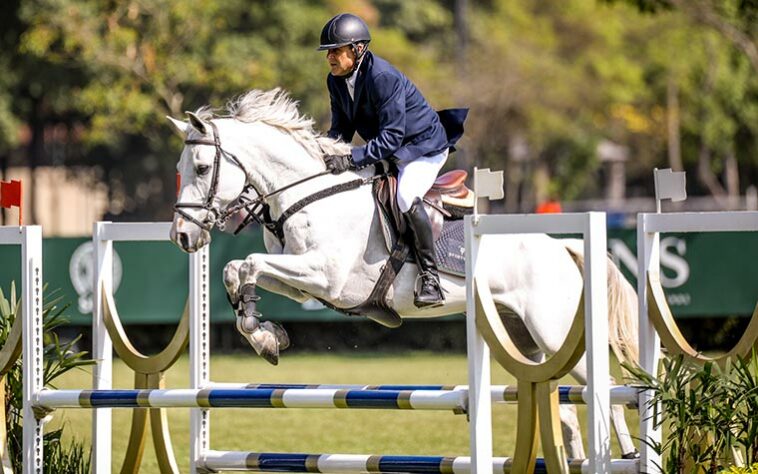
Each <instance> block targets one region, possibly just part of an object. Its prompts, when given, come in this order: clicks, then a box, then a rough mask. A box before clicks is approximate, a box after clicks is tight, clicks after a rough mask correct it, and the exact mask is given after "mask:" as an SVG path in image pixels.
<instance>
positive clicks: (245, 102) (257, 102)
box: [197, 87, 350, 159]
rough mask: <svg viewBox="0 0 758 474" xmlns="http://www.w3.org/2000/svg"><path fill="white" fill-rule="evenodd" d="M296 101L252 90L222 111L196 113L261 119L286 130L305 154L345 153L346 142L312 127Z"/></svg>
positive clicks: (280, 93) (319, 156)
mask: <svg viewBox="0 0 758 474" xmlns="http://www.w3.org/2000/svg"><path fill="white" fill-rule="evenodd" d="M297 105H298V102H297V101H296V100H293V99H291V98H290V96H289V94H287V92H286V91H284V90H282V89H280V88H278V87H277V88H276V89H272V90H270V91H261V90H257V89H253V90H251V91H248V92H246V93H244V94H242V95H239V96H237V97H235V98H233V99H231V100H230V101H229V102H227V103H226V106H225V107H224V109H223V110H218V109H212V108H210V107H203V108H201V109H199V110H198V111H197V115H198V116H199V117H200V118H201V119H203V120H210V119H212V118H215V117H219V116H222V117H229V118H233V119H235V120H239V121H240V122H245V123H252V122H263V123H265V124H267V125H271V126H272V127H277V128H279V129H281V130H284V131H286V132H287V133H289V134H290V136H292V138H294V139H295V141H297V142H298V143H299V144H300V145H301V146H302V147H303V148H305V150H306V151H307V152H308V154H309V155H311V156H312V157H314V158H316V159H323V157H324V156H325V155H345V154H348V153H349V152H350V145H349V144H347V143H344V142H341V141H339V140H334V139H332V138H329V137H325V136H323V135H321V134H320V133H318V132H316V131H315V130H314V129H313V119H312V118H310V117H307V116H305V115H302V114H301V113H300V111H299V110H298V108H297Z"/></svg>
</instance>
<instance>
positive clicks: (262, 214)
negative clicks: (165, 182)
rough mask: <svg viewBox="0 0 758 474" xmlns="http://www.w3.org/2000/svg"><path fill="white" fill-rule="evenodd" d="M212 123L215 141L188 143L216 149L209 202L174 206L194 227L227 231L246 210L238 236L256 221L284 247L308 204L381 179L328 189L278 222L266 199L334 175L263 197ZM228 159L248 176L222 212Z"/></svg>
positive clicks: (370, 178)
mask: <svg viewBox="0 0 758 474" xmlns="http://www.w3.org/2000/svg"><path fill="white" fill-rule="evenodd" d="M208 123H210V125H211V130H212V132H213V139H212V140H207V139H203V138H200V139H187V140H184V144H185V145H207V146H212V147H214V148H215V149H216V154H215V156H214V157H213V174H212V175H211V186H210V189H209V190H208V195H207V196H206V198H205V201H204V202H202V203H194V202H177V203H176V204H175V205H174V210H175V211H176V213H177V214H179V215H181V216H182V217H184V218H185V219H187V220H189V221H190V222H192V223H193V224H195V225H197V226H199V227H200V228H201V229H203V230H206V231H210V230H211V229H212V228H213V226H218V227H219V228H220V229H223V228H224V226H225V225H226V221H227V220H229V218H230V217H231V216H232V215H233V214H234V213H236V212H238V211H240V210H242V209H245V210H247V212H248V214H247V216H246V217H245V219H244V220H243V221H242V222H241V223H240V225H239V226H238V228H237V229H236V230H235V231H234V233H235V234H238V233H239V232H240V231H241V230H242V229H243V228H245V227H246V226H247V225H248V224H250V223H251V222H252V221H255V222H257V223H259V224H261V225H262V226H264V227H265V228H266V229H268V230H269V231H271V233H273V234H274V235H275V236H276V237H277V238H278V239H279V242H280V243H281V244H282V245H284V231H283V225H284V222H285V221H286V220H287V219H288V218H289V217H290V216H291V215H293V214H295V213H296V212H298V211H299V210H300V209H302V208H303V207H305V206H307V205H308V204H310V203H312V202H314V201H318V200H319V199H323V198H325V197H328V196H331V195H333V194H337V193H341V192H344V191H348V190H350V189H355V188H357V187H359V186H362V185H364V184H369V183H373V182H374V181H375V180H376V179H378V178H379V176H377V175H375V176H370V177H368V178H360V179H355V180H352V181H348V182H346V183H341V184H337V185H335V186H331V187H329V188H326V189H322V190H321V191H318V192H316V193H314V194H312V195H310V196H308V197H306V198H303V199H301V200H299V201H297V202H296V203H294V204H293V205H292V206H290V207H289V208H288V209H287V210H285V211H284V212H283V213H282V215H281V216H280V217H279V218H278V219H272V218H271V212H270V206H269V204H268V203H267V202H266V199H268V198H270V197H271V196H274V195H275V194H278V193H281V192H283V191H286V190H287V189H290V188H292V187H295V186H297V185H299V184H302V183H305V182H306V181H310V180H312V179H315V178H318V177H320V176H324V175H327V174H331V171H329V170H326V171H322V172H320V173H316V174H314V175H312V176H308V177H306V178H303V179H300V180H298V181H295V182H294V183H290V184H287V185H285V186H282V187H281V188H279V189H276V190H274V191H271V192H270V193H268V194H263V195H262V194H261V193H260V192H259V191H258V190H257V189H255V186H253V185H252V184H249V183H247V177H248V176H249V175H248V173H247V169H246V168H245V166H244V165H243V164H242V162H241V161H240V159H239V158H237V156H235V155H234V154H233V153H230V152H228V151H226V150H224V149H223V148H222V147H221V137H220V136H219V133H218V127H217V126H216V124H215V123H213V121H209V122H208ZM224 156H226V157H227V158H229V159H230V160H231V161H232V163H234V164H235V165H237V166H238V167H239V168H240V169H241V170H242V172H243V173H245V179H246V184H245V186H244V187H243V188H242V191H241V192H240V194H239V195H238V196H237V197H236V198H235V199H234V200H232V202H231V203H229V204H228V205H227V206H226V207H225V208H223V209H218V208H216V207H215V206H214V205H213V202H214V200H215V199H216V191H217V189H218V181H219V169H220V168H221V158H222V157H224ZM251 190H253V191H255V193H256V194H257V195H258V197H256V198H255V199H251V198H250V197H249V196H248V194H249V192H250V191H251ZM185 208H189V209H204V210H206V211H208V212H207V213H206V216H205V219H204V220H202V221H201V220H199V219H197V218H196V217H194V216H192V215H191V214H189V213H188V212H186V211H185V210H184V209H185Z"/></svg>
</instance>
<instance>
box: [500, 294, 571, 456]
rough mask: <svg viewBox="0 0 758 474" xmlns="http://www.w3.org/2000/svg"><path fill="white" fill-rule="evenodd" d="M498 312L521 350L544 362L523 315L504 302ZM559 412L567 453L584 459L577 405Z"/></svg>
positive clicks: (562, 408)
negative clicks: (509, 307)
mask: <svg viewBox="0 0 758 474" xmlns="http://www.w3.org/2000/svg"><path fill="white" fill-rule="evenodd" d="M498 314H499V315H500V319H501V320H502V321H503V325H504V326H505V328H506V329H507V331H508V334H509V335H510V336H511V340H512V341H513V342H514V344H516V346H517V347H518V349H519V351H520V352H521V353H522V354H523V355H524V356H526V357H527V358H529V359H530V360H532V361H534V362H536V363H540V362H544V360H545V356H544V354H543V353H542V352H541V351H540V348H539V347H538V346H537V343H536V342H535V341H534V338H532V336H531V334H530V333H529V330H528V329H527V327H526V325H525V324H524V322H523V320H522V319H521V317H520V316H518V315H517V314H516V313H515V312H513V311H512V310H510V309H508V307H507V306H506V305H505V304H504V303H502V302H500V304H498ZM558 414H559V416H560V418H561V432H562V434H563V445H564V446H565V448H566V455H567V456H568V457H569V459H584V458H585V457H586V456H585V455H584V446H583V444H582V431H581V428H580V425H579V418H578V417H577V414H576V406H574V405H563V404H562V405H560V406H559V408H558Z"/></svg>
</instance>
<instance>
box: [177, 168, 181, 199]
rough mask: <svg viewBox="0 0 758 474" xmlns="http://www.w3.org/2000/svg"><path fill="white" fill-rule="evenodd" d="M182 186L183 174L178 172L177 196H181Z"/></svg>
mask: <svg viewBox="0 0 758 474" xmlns="http://www.w3.org/2000/svg"><path fill="white" fill-rule="evenodd" d="M181 188H182V175H180V174H179V173H176V197H179V190H180V189H181Z"/></svg>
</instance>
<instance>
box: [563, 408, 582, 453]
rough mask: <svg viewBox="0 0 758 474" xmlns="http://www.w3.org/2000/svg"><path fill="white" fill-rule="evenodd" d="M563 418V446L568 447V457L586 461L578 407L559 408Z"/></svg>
mask: <svg viewBox="0 0 758 474" xmlns="http://www.w3.org/2000/svg"><path fill="white" fill-rule="evenodd" d="M558 411H559V414H560V416H561V431H562V432H563V445H564V446H565V447H566V455H567V456H568V458H569V459H584V458H586V457H587V456H586V455H585V454H584V444H582V430H581V428H580V426H579V417H578V416H577V414H576V405H565V404H562V405H561V406H560V408H559V410H558Z"/></svg>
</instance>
